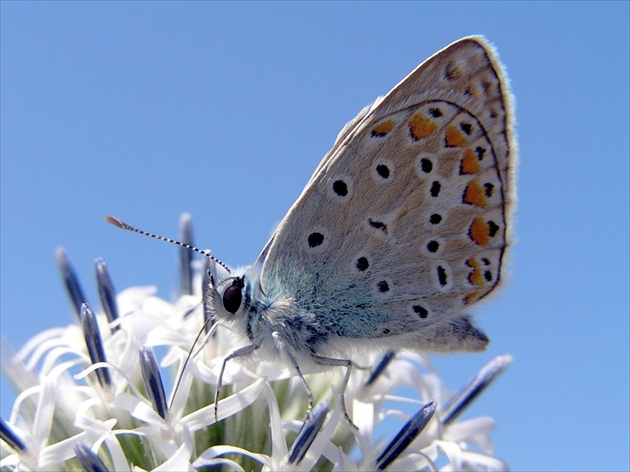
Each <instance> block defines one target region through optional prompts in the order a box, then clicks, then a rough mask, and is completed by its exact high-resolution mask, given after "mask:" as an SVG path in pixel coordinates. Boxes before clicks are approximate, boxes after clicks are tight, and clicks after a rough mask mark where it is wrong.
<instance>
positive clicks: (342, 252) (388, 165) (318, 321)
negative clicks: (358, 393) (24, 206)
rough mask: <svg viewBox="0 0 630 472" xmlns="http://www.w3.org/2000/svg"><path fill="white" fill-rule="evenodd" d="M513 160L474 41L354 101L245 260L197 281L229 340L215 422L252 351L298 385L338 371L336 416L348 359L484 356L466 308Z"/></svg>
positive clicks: (497, 78) (501, 78) (504, 87)
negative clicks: (308, 376)
mask: <svg viewBox="0 0 630 472" xmlns="http://www.w3.org/2000/svg"><path fill="white" fill-rule="evenodd" d="M515 161H516V143H515V138H514V114H513V105H512V101H511V95H510V92H509V88H508V82H507V78H506V75H505V72H504V70H503V67H502V66H501V64H500V62H499V60H498V57H497V55H496V52H495V51H494V49H493V48H492V47H491V46H490V45H489V44H488V43H487V42H486V41H485V40H484V39H483V38H481V37H467V38H463V39H461V40H459V41H457V42H455V43H453V44H451V45H450V46H448V47H446V48H445V49H443V50H441V51H439V52H438V53H436V54H435V55H433V56H432V57H431V58H429V59H428V60H426V61H425V62H423V63H422V64H420V65H419V66H418V67H417V68H416V69H415V70H414V71H413V72H411V73H410V74H409V75H408V76H407V77H406V78H405V79H403V80H402V81H401V82H400V83H399V84H398V85H397V86H396V87H394V89H393V90H392V91H390V92H389V93H388V94H387V95H386V96H385V97H381V98H379V99H377V100H376V101H375V102H374V103H372V104H371V105H369V106H367V107H365V108H364V109H363V110H362V111H361V112H360V113H359V115H358V116H357V117H356V118H355V119H354V120H352V121H350V122H349V123H348V124H347V125H346V126H345V127H344V128H343V130H342V131H341V132H340V134H339V136H338V137H337V140H336V141H335V143H334V145H333V147H332V149H331V150H330V152H329V153H328V154H327V155H326V156H325V157H324V159H323V160H322V161H321V163H320V164H319V166H318V167H317V169H316V170H315V172H314V174H313V175H312V177H311V178H310V180H309V182H308V183H307V185H306V187H305V188H304V190H303V191H302V194H301V195H300V196H299V198H298V199H297V201H296V202H295V203H294V205H293V206H292V207H291V209H290V210H289V212H288V213H287V215H286V216H285V217H284V219H283V220H282V221H281V223H280V224H279V226H278V227H277V229H276V230H275V232H274V233H273V235H272V236H271V239H270V240H269V242H268V243H267V244H266V246H265V247H264V249H263V250H262V252H261V254H260V256H259V257H258V259H257V260H256V262H255V263H254V264H253V265H251V266H249V267H246V268H243V269H239V270H231V269H229V268H227V266H224V267H225V269H221V270H214V271H212V272H213V273H212V274H211V276H210V277H209V279H208V280H209V282H208V287H207V290H206V295H205V303H206V306H207V307H208V308H207V309H208V311H209V312H210V315H211V317H212V318H213V319H215V320H217V321H219V322H220V323H222V324H225V325H228V326H229V327H230V328H231V330H232V332H233V333H236V334H237V335H238V336H240V339H241V341H242V347H239V348H238V349H236V350H234V351H233V352H231V353H230V354H229V355H228V356H227V357H225V359H224V361H223V364H222V369H221V374H220V376H219V386H218V388H217V397H216V400H217V401H216V402H215V416H216V408H217V405H218V396H219V390H220V388H221V382H222V378H223V374H224V371H225V367H226V364H227V362H229V361H230V360H231V359H235V358H239V357H244V356H249V355H251V354H253V353H254V352H256V353H257V354H258V355H259V357H260V358H261V359H264V360H267V361H274V360H283V361H285V362H288V363H289V364H290V365H291V366H292V367H293V368H294V369H295V371H296V372H297V374H298V375H299V376H300V378H302V380H304V378H303V376H302V372H301V369H300V366H302V365H304V364H305V363H311V364H313V363H314V364H317V365H322V366H328V367H334V366H344V367H346V374H345V376H344V380H343V384H342V386H341V404H342V407H343V408H344V413H345V403H344V401H343V392H344V391H345V387H346V385H347V382H348V379H349V375H350V371H351V366H352V361H351V360H350V356H351V354H353V353H356V352H364V351H367V350H369V351H374V350H379V349H381V350H389V349H394V350H411V351H423V352H426V351H429V352H434V351H435V352H455V351H482V350H484V349H485V347H486V345H487V344H488V338H487V336H486V335H485V334H484V333H483V332H482V331H481V330H480V329H478V328H477V327H476V326H475V325H474V322H473V320H472V318H471V316H470V314H469V310H470V309H471V308H472V306H473V305H474V304H475V303H476V302H478V301H479V300H481V299H483V298H484V297H486V296H487V295H488V294H489V293H491V292H492V291H493V290H494V289H495V288H496V287H497V285H498V284H499V282H500V280H501V270H502V266H503V263H504V259H505V257H504V256H505V252H506V248H507V245H508V241H509V229H510V227H509V224H510V212H511V208H512V206H513V202H514V199H515V195H514V192H515V186H514V169H515ZM116 221H117V223H115V224H118V225H119V226H121V225H125V224H124V223H122V222H120V221H119V220H116ZM125 226H127V225H125ZM127 229H133V228H131V227H127ZM304 384H305V385H306V388H307V390H308V384H307V383H306V382H305V381H304ZM309 396H310V399H311V406H312V395H310V391H309ZM346 417H348V415H347V413H346Z"/></svg>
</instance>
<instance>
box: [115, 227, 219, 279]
mask: <svg viewBox="0 0 630 472" xmlns="http://www.w3.org/2000/svg"><path fill="white" fill-rule="evenodd" d="M105 221H107V222H108V223H111V224H113V225H114V226H117V227H118V228H121V229H126V230H127V231H133V232H134V233H138V234H142V235H143V236H149V237H150V238H154V239H159V240H160V241H166V242H167V243H173V244H177V245H178V246H181V247H185V248H186V249H190V250H191V251H195V252H198V253H199V254H201V255H203V256H206V257H208V258H210V259H212V260H213V261H214V262H216V263H217V264H219V265H220V266H221V267H223V268H224V269H225V270H227V271H228V273H230V272H231V271H230V268H229V267H228V266H227V265H226V264H224V263H223V262H221V261H220V260H219V259H217V258H216V257H214V256H213V255H212V254H210V253H209V252H208V251H203V250H201V249H199V248H197V247H195V246H191V245H190V244H187V243H183V242H181V241H177V240H176V239H171V238H165V237H164V236H160V235H158V234H153V233H148V232H147V231H143V230H141V229H138V228H134V227H133V226H131V225H128V224H127V223H125V222H124V221H121V220H119V219H118V218H116V217H114V216H109V215H108V216H106V217H105Z"/></svg>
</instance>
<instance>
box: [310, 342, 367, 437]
mask: <svg viewBox="0 0 630 472" xmlns="http://www.w3.org/2000/svg"><path fill="white" fill-rule="evenodd" d="M311 358H312V359H313V362H315V363H317V364H319V365H325V366H329V367H346V375H344V376H343V381H342V382H341V388H340V391H341V393H340V395H339V398H340V402H341V410H342V411H343V416H344V418H345V419H346V421H347V422H348V423H350V425H352V427H353V428H354V429H356V430H358V429H359V428H357V425H355V424H354V423H353V422H352V419H351V418H350V415H349V414H348V410H347V409H346V388H347V387H348V381H349V380H350V372H352V361H351V360H350V359H333V358H332V357H322V356H318V355H316V354H312V355H311Z"/></svg>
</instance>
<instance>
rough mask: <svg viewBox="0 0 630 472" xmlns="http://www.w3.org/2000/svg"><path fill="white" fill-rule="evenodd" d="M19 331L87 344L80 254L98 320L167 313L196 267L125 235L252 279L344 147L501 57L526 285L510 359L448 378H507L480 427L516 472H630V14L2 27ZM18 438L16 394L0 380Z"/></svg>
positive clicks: (173, 15)
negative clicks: (392, 109) (482, 371)
mask: <svg viewBox="0 0 630 472" xmlns="http://www.w3.org/2000/svg"><path fill="white" fill-rule="evenodd" d="M0 8H1V35H2V36H1V46H2V50H1V59H2V63H1V69H0V70H1V79H2V81H1V86H2V89H1V93H2V95H1V112H2V113H1V164H2V168H1V178H2V181H1V184H2V188H1V205H2V207H1V210H2V212H1V218H2V219H1V238H2V247H1V262H2V264H1V266H2V273H1V276H2V279H1V289H2V292H1V309H2V311H1V315H2V316H1V331H2V335H3V336H5V337H6V338H7V339H9V340H10V342H11V344H12V345H13V346H15V347H20V346H22V345H23V344H24V343H25V342H26V341H27V340H28V339H29V338H30V337H32V336H33V335H35V334H36V333H38V332H40V331H41V330H43V329H45V328H50V327H54V326H65V325H67V324H68V323H71V322H72V321H73V315H72V314H71V311H70V304H69V302H68V299H67V296H66V294H65V292H64V290H63V288H62V284H61V281H60V278H59V272H58V269H57V266H56V264H55V256H54V251H55V248H57V247H59V246H63V247H65V248H66V249H67V251H68V255H69V257H70V259H71V261H72V262H73V264H74V266H75V268H76V270H77V272H78V274H79V276H80V277H81V279H82V281H83V286H84V290H85V291H86V292H87V297H88V299H89V300H92V301H93V303H94V304H97V300H98V297H97V292H96V289H95V286H94V283H93V280H94V275H93V272H94V269H93V262H94V259H95V257H97V256H102V257H104V258H105V259H106V260H107V262H108V265H109V267H110V270H111V272H112V276H113V280H114V284H115V286H116V287H117V288H118V289H122V288H125V287H129V286H136V285H149V284H155V285H157V286H158V287H159V293H160V294H161V295H162V296H164V297H167V298H170V297H171V296H172V295H173V293H175V289H176V286H177V278H176V271H175V267H176V250H175V248H174V247H170V246H169V245H165V244H158V243H157V242H155V241H150V240H148V239H146V238H141V237H139V236H134V235H131V234H126V233H123V232H121V231H119V230H116V229H115V228H113V227H112V226H110V225H107V224H106V223H105V222H104V221H103V217H104V216H105V215H106V214H113V215H116V216H119V217H120V218H122V219H124V220H126V221H128V222H129V223H131V224H134V225H136V226H139V227H142V228H144V229H146V230H149V231H153V232H157V233H161V234H164V235H167V236H175V235H176V234H177V224H178V219H179V216H180V214H181V213H183V212H186V211H187V212H189V213H191V214H192V217H193V223H194V231H195V235H196V242H197V244H198V245H199V246H201V247H208V248H211V249H212V250H213V251H214V253H215V254H216V255H217V256H218V257H219V258H221V259H222V260H224V261H226V262H228V263H229V264H230V265H233V266H234V265H239V264H248V263H251V262H253V261H254V259H255V258H256V256H257V255H258V253H259V251H260V250H261V249H262V247H263V245H264V244H265V242H266V240H267V238H268V237H269V235H270V233H271V231H272V229H273V227H274V225H275V224H277V223H278V222H279V220H280V219H281V218H282V217H283V216H284V214H285V212H286V211H287V209H288V208H289V207H290V206H291V204H292V203H293V201H294V200H295V199H296V197H297V196H298V195H299V193H300V192H301V190H302V188H303V186H304V185H305V184H306V182H307V180H308V178H309V177H310V175H311V173H312V172H313V170H314V169H315V167H316V166H317V164H318V163H319V161H320V159H321V158H322V157H323V156H324V154H325V153H326V152H327V151H328V149H329V148H330V146H331V145H332V144H333V141H334V139H335V137H336V136H337V133H338V132H339V131H340V130H341V128H342V127H343V125H344V124H345V123H346V122H347V121H349V120H350V119H352V118H353V117H354V116H355V115H356V113H357V112H358V111H359V110H360V109H361V108H362V107H363V106H364V105H366V104H367V103H370V102H371V101H372V100H374V99H375V98H376V97H377V96H379V95H383V94H385V93H386V92H387V91H388V90H390V89H391V88H392V87H393V86H394V85H395V84H396V83H398V82H399V81H400V80H401V79H402V78H403V77H404V76H406V75H407V74H408V73H409V72H410V71H411V70H412V69H413V68H415V67H416V65H418V64H419V63H420V62H422V61H423V60H424V59H426V58H427V57H429V56H430V55H432V54H433V53H434V52H436V51H438V50H439V49H441V48H443V47H444V46H446V45H448V44H449V43H451V42H452V41H455V40H457V39H459V38H460V37H462V36H467V35H470V34H483V35H485V36H486V37H487V38H488V39H489V40H490V41H491V42H492V43H494V44H495V45H496V46H497V48H498V51H499V54H500V57H501V60H502V62H503V63H504V64H505V65H506V67H507V71H508V75H509V77H510V80H511V85H512V89H513V93H514V95H515V97H516V104H517V107H516V113H517V120H518V127H517V133H518V141H519V148H520V164H519V168H518V208H517V213H516V215H515V216H516V221H515V235H516V241H515V243H516V244H515V245H514V247H513V251H512V252H511V254H510V260H511V263H510V266H509V277H507V279H508V280H509V282H508V283H507V284H505V285H504V287H503V289H502V290H501V291H500V292H499V293H498V294H497V295H496V296H494V297H491V298H492V300H491V302H490V303H485V304H482V305H481V306H479V307H477V308H476V309H475V313H476V315H477V319H478V320H479V321H480V324H481V325H482V326H483V327H484V329H485V330H486V332H487V333H488V334H489V336H490V338H491V340H492V342H491V344H490V346H489V348H488V351H487V352H486V353H484V354H479V355H457V356H447V357H442V358H438V359H436V360H435V364H436V367H437V368H438V370H439V372H440V373H441V374H442V376H443V378H444V379H445V381H446V382H447V383H448V384H449V385H450V386H452V387H453V388H457V387H459V386H460V385H463V384H464V383H465V382H466V381H467V380H468V379H469V378H470V377H471V376H472V375H473V374H474V373H475V372H476V371H477V369H479V368H480V367H481V366H482V365H483V364H485V363H486V362H487V361H488V360H490V359H491V358H493V357H494V356H496V355H499V354H504V353H511V354H512V355H513V356H514V359H515V360H514V363H513V365H512V366H511V368H510V369H509V370H508V371H507V373H506V374H504V375H503V377H501V378H500V379H499V381H498V382H497V383H496V384H494V385H493V386H492V388H491V389H490V390H489V391H488V392H487V393H486V394H484V396H483V397H482V398H481V399H480V400H479V401H478V402H477V403H475V404H474V405H473V406H472V407H471V412H470V414H471V415H476V416H478V415H491V416H492V417H494V418H495V420H496V421H497V423H498V429H497V430H496V432H495V433H494V434H493V440H494V444H495V449H496V453H497V455H498V456H499V457H501V458H503V459H504V460H506V461H507V462H508V463H509V464H510V465H511V466H512V468H513V469H514V470H550V469H555V470H628V468H629V467H630V465H629V459H628V455H629V453H628V443H629V438H628V430H629V424H628V423H629V421H628V418H629V391H628V385H629V379H628V375H629V374H628V372H629V365H628V359H629V352H628V343H629V326H628V319H629V296H628V292H629V268H628V267H629V260H628V259H629V258H628V245H629V233H628V228H629V221H628V218H629V217H628V215H629V186H628V182H629V161H630V157H629V131H628V130H629V111H628V110H629V92H628V91H629V78H628V73H629V72H628V71H629V67H630V66H629V51H628V43H629V31H628V30H629V26H628V18H629V3H628V2H593V3H589V2H514V3H512V2H510V3H498V2H488V3H483V2H482V3H477V2H461V3H460V2H453V3H448V2H444V3H442V2H436V3H430V2H421V3H411V2H402V3H397V2H392V3H368V4H362V3H321V4H319V3H299V4H293V3H238V4H230V3H198V2H194V3H184V4H180V3H178V4H175V3H168V2H163V3H144V2H134V3H87V2H64V3H52V2H50V3H48V2H45V3H37V2H23V3H22V2H20V3H16V2H8V1H3V2H1V3H0ZM1 387H2V396H1V400H2V403H1V405H0V406H1V414H2V417H3V418H8V417H9V414H10V409H11V405H12V402H13V400H14V398H15V394H14V393H12V391H11V388H10V387H9V386H8V385H7V383H6V382H5V380H4V379H3V380H2V384H1Z"/></svg>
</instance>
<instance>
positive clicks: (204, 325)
mask: <svg viewBox="0 0 630 472" xmlns="http://www.w3.org/2000/svg"><path fill="white" fill-rule="evenodd" d="M212 322H213V319H212V318H208V319H207V320H206V321H205V322H204V323H203V326H202V327H201V329H200V330H199V332H198V333H197V336H196V337H195V340H194V341H193V343H192V346H190V351H189V352H188V355H187V356H186V360H185V361H184V365H183V366H182V369H181V374H180V375H179V376H178V377H177V382H176V383H175V387H174V388H173V394H172V395H171V404H170V405H169V407H168V409H169V410H170V409H171V408H172V407H173V402H174V401H175V395H176V394H177V390H178V389H179V385H180V384H181V383H182V379H183V378H184V372H186V366H188V361H189V360H190V358H191V357H193V351H194V350H195V346H196V345H197V343H198V342H199V339H201V335H202V334H203V333H204V331H205V330H206V327H207V326H208V325H209V324H210V323H212ZM214 326H217V325H214ZM213 332H214V330H210V332H209V333H207V334H206V336H211V335H212V334H213ZM204 345H205V344H204ZM202 346H203V345H202Z"/></svg>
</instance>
